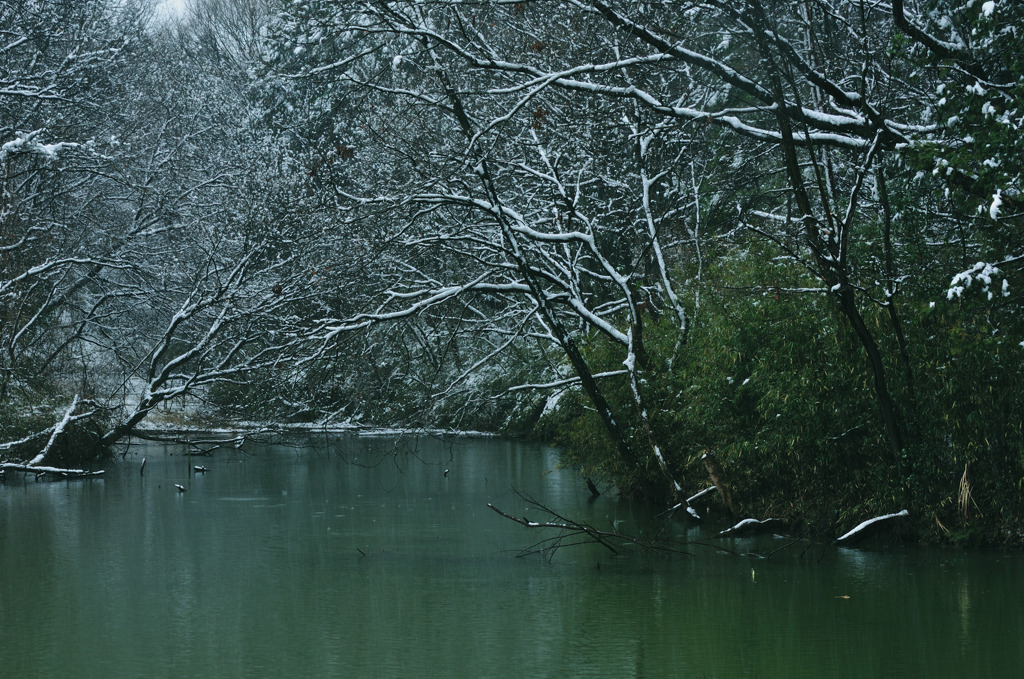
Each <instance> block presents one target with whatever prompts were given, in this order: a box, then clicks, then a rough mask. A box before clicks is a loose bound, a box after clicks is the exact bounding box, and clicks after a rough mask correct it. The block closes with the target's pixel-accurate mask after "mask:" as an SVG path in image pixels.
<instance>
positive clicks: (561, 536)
mask: <svg viewBox="0 0 1024 679" xmlns="http://www.w3.org/2000/svg"><path fill="white" fill-rule="evenodd" d="M515 493H516V495H518V496H519V497H520V498H522V499H523V500H525V501H526V502H527V503H528V504H530V505H531V506H533V507H535V508H536V509H538V510H539V511H541V512H543V513H544V514H547V515H548V516H549V517H550V520H544V521H533V520H532V519H528V518H526V517H518V516H513V515H512V514H509V513H508V512H505V511H502V510H501V509H498V508H497V507H495V506H494V505H492V504H491V503H487V506H488V507H490V508H491V509H492V510H493V511H494V512H496V513H498V514H500V515H501V516H503V517H505V518H506V519H509V520H510V521H515V522H516V523H518V524H519V525H521V526H526V527H527V528H542V529H554V530H557V531H558V533H557V534H556V535H553V536H551V537H548V538H544V539H543V540H540V541H539V542H535V543H534V544H532V545H530V546H529V547H527V548H525V549H523V550H522V551H521V552H519V554H518V556H529V555H531V554H540V555H541V556H543V557H544V558H545V559H546V560H548V561H551V559H552V558H553V557H554V555H555V552H556V551H558V549H559V548H560V547H568V546H573V545H581V544H590V543H596V544H599V545H601V546H602V547H604V548H605V549H607V550H608V551H610V552H611V553H612V554H618V553H619V550H618V549H616V546H618V547H619V548H621V547H622V546H624V545H633V546H635V547H639V548H641V549H644V550H651V551H656V552H661V553H665V554H686V555H687V556H692V554H691V553H690V552H688V551H686V550H684V549H682V548H681V547H680V546H679V545H680V544H681V543H676V542H672V541H668V540H663V539H647V538H640V537H636V536H634V535H626V534H624V533H619V532H618V531H614V530H610V531H609V530H601V529H600V528H595V527H594V526H591V525H590V524H587V523H582V522H580V521H574V520H572V519H568V518H566V517H564V516H562V515H561V514H559V513H558V512H556V511H554V510H553V509H551V508H549V507H546V506H544V505H542V504H541V503H539V502H537V501H536V500H534V499H533V498H530V497H528V496H526V495H523V494H522V493H520V492H519V491H515ZM613 543H616V544H613ZM687 544H697V543H687ZM706 546H710V545H706Z"/></svg>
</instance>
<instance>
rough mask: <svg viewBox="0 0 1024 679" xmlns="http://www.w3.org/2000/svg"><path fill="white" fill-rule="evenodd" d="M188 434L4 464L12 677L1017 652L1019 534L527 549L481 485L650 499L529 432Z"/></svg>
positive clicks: (460, 673)
mask: <svg viewBox="0 0 1024 679" xmlns="http://www.w3.org/2000/svg"><path fill="white" fill-rule="evenodd" d="M184 451H185V449H184V448H182V447H179V446H162V445H146V446H135V447H133V448H132V449H131V451H130V453H129V454H127V455H125V456H124V457H123V458H120V457H119V458H118V459H117V460H116V461H114V462H111V463H110V464H108V465H107V467H106V469H107V473H106V474H105V476H103V477H100V478H96V479H89V480H78V481H71V482H36V481H34V480H33V479H32V478H31V477H29V478H24V477H22V476H20V475H14V476H15V478H9V479H8V481H7V484H6V485H5V486H0V675H2V676H5V677H18V678H28V677H77V678H82V679H84V678H89V677H104V678H112V677H133V678H135V677H147V678H155V677H175V678H180V677H220V678H230V677H303V678H306V677H453V678H458V677H473V678H474V679H481V678H485V677H495V678H499V677H530V678H538V677H556V678H558V679H568V678H570V677H751V678H753V677H757V678H767V677H787V678H795V677H808V678H810V677H814V678H816V679H817V678H821V677H988V678H992V677H1017V676H1020V673H1021V671H1022V670H1021V668H1022V667H1024V642H1022V639H1024V606H1022V604H1024V585H1022V582H1021V578H1022V576H1024V557H1022V556H1021V555H1019V554H1001V553H997V552H984V553H978V552H954V551H944V550H929V549H922V548H917V547H900V548H891V549H886V550H878V551H871V550H851V549H836V548H832V547H827V548H825V547H815V548H814V549H810V550H804V549H803V548H797V547H791V548H788V549H784V550H782V551H781V552H780V553H778V554H777V555H776V556H773V557H772V558H770V559H759V558H754V557H750V556H737V555H736V554H734V553H729V552H725V551H722V550H717V549H713V548H708V547H702V546H695V548H694V549H693V550H691V551H692V552H693V555H692V556H683V555H675V556H672V557H662V556H654V555H650V554H648V555H638V554H635V553H625V554H620V555H615V554H612V553H611V552H608V551H607V550H605V549H603V548H601V547H599V546H595V545H587V546H578V547H563V548H562V549H560V550H559V551H557V552H555V553H553V554H546V555H533V556H528V557H522V558H519V557H517V556H516V555H517V554H518V553H519V552H520V551H521V550H523V549H525V548H528V547H530V546H531V545H533V544H535V543H536V542H537V541H538V540H540V539H542V538H544V537H546V536H549V535H551V534H550V533H542V532H535V531H533V530H531V529H528V528H526V527H523V526H520V525H518V524H516V523H514V522H512V521H509V520H507V519H504V518H502V517H500V516H498V515H497V514H496V513H494V512H492V511H490V510H489V509H488V508H487V503H493V504H495V505H496V506H498V507H501V508H502V509H504V510H506V511H508V512H510V513H512V514H515V515H517V516H519V515H523V514H526V515H528V516H531V517H533V518H536V519H540V518H541V516H540V515H539V514H538V513H537V512H536V511H535V510H533V509H531V508H529V507H528V506H527V504H526V502H525V501H524V500H523V499H522V498H521V497H520V496H519V495H517V494H516V493H515V492H514V491H513V489H516V490H518V491H521V492H522V493H523V494H527V495H529V496H531V497H533V498H535V499H537V500H538V501H540V502H543V503H545V504H547V505H549V506H551V507H553V508H557V509H558V510H559V511H561V512H562V513H564V514H566V515H568V516H571V517H573V518H576V517H579V518H582V519H585V520H587V521H590V522H592V523H593V524H595V525H598V526H599V527H602V526H603V527H611V526H613V525H616V526H618V527H619V528H620V529H622V530H630V531H642V530H645V529H647V528H649V527H650V526H652V525H656V523H657V522H656V520H655V518H654V517H653V516H652V515H651V512H650V511H649V510H645V509H643V508H640V507H635V506H633V505H631V504H630V503H628V502H625V501H622V500H618V499H616V498H614V497H611V496H607V497H605V496H602V497H600V498H597V499H596V500H593V499H591V498H590V496H589V493H588V491H587V489H586V486H585V484H583V483H582V482H581V480H580V479H579V478H578V476H577V475H576V474H574V473H573V472H572V471H571V470H565V469H559V468H558V461H559V457H558V452H557V450H555V449H553V448H550V447H544V446H538V445H534V444H527V443H518V442H509V441H501V440H492V439H483V438H460V439H449V440H441V439H438V438H433V437H426V436H422V437H403V438H395V437H383V436H382V437H368V436H361V437H360V436H339V437H335V438H332V439H330V440H316V441H311V442H307V443H305V444H303V445H288V446H284V445H277V446H269V445H263V446H255V445H247V446H245V447H244V448H243V449H241V450H235V449H222V450H219V451H217V452H216V453H215V454H214V455H213V456H212V457H204V458H199V457H191V458H190V457H188V456H187V455H185V454H183V453H184ZM142 458H145V459H146V461H147V462H146V466H145V469H144V473H143V474H140V471H139V469H140V466H141V462H142ZM195 465H203V466H205V467H206V468H207V469H208V470H209V471H208V472H207V473H205V474H202V473H190V469H191V467H193V466H195ZM446 472H447V473H446ZM8 476H11V475H8ZM175 484H179V485H181V486H183V487H185V488H186V491H185V492H179V491H178V490H177V489H176V488H175ZM671 530H672V531H673V532H674V533H675V534H676V535H677V537H681V538H686V537H689V538H691V539H698V538H700V537H701V536H700V535H699V534H698V533H696V532H694V531H692V530H691V529H687V528H686V527H685V526H682V525H681V524H673V525H672V526H671ZM768 539H769V540H772V539H773V538H768ZM780 544H781V543H780ZM723 546H724V547H727V548H728V549H729V550H732V551H733V552H743V551H747V545H746V543H744V542H741V541H728V542H726V543H723ZM761 551H766V550H764V549H761ZM545 557H550V560H549V559H548V558H545Z"/></svg>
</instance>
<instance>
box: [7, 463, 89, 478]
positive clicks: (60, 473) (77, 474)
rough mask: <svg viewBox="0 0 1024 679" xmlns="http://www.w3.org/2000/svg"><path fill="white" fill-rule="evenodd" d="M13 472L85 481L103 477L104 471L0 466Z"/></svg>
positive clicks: (37, 476) (18, 465)
mask: <svg viewBox="0 0 1024 679" xmlns="http://www.w3.org/2000/svg"><path fill="white" fill-rule="evenodd" d="M8 469H9V470H11V471H15V472H22V473H24V474H35V475H36V478H40V477H42V476H45V475H46V474H52V475H53V476H54V477H59V478H62V479H85V478H90V477H94V476H101V475H102V474H103V470H102V469H99V470H96V471H89V470H86V469H64V468H62V467H44V466H42V465H30V464H19V463H17V462H4V463H2V464H0V470H3V471H6V470H8Z"/></svg>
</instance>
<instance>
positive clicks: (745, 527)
mask: <svg viewBox="0 0 1024 679" xmlns="http://www.w3.org/2000/svg"><path fill="white" fill-rule="evenodd" d="M784 525H785V524H784V523H783V522H782V521H781V520H779V519H765V520H764V521H758V520H757V519H743V520H742V521H740V522H739V523H737V524H736V525H735V526H732V527H731V528H726V529H725V530H723V531H721V532H720V533H718V534H717V535H715V537H716V538H736V537H743V536H747V535H758V534H760V533H767V532H770V531H774V530H778V529H779V528H782V527H783V526H784Z"/></svg>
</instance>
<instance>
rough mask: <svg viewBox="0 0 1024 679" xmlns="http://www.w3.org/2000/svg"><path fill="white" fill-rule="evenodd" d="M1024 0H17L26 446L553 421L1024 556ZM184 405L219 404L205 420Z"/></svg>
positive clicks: (774, 488)
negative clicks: (252, 431) (177, 2)
mask: <svg viewBox="0 0 1024 679" xmlns="http://www.w3.org/2000/svg"><path fill="white" fill-rule="evenodd" d="M1022 30H1024V7H1022V6H1020V5H1019V4H1018V3H1016V2H1013V1H1012V0H994V1H987V2H975V1H973V0H971V1H969V2H960V1H953V0H907V1H903V0H895V1H893V2H882V1H881V0H878V1H875V0H790V1H785V2H783V1H781V0H742V1H739V2H720V1H717V0H711V1H674V0H673V1H668V0H665V1H662V2H641V3H637V2H614V1H608V2H601V1H585V0H571V1H565V2H540V1H534V2H530V1H526V2H511V1H506V0H491V1H484V0H480V1H468V0H434V1H432V2H415V1H412V0H409V1H406V2H383V1H380V2H326V1H321V2H318V1H315V0H309V1H305V0H295V1H292V0H276V1H275V0H192V2H191V3H190V4H189V5H188V7H187V9H186V11H185V13H184V14H182V15H181V16H176V15H173V14H171V13H168V11H167V10H166V9H163V8H162V6H160V3H156V2H146V1H142V0H119V1H117V2H114V1H113V0H86V1H72V0H0V458H2V459H5V460H9V461H14V462H19V463H27V464H29V465H36V466H39V465H43V464H44V463H45V464H83V463H84V462H87V461H88V460H89V459H90V458H94V457H101V456H103V455H104V454H109V452H110V451H111V450H113V449H114V447H115V446H117V445H119V444H121V443H123V442H125V441H127V440H129V439H130V437H132V436H138V435H150V434H151V433H152V431H153V428H154V426H156V425H154V421H156V423H157V425H159V426H169V425H170V424H174V423H177V424H193V425H195V424H202V423H204V422H205V423H223V422H224V421H225V420H229V421H232V422H235V423H236V424H237V425H238V426H252V427H259V426H261V425H263V424H267V423H315V424H318V425H340V424H351V425H359V424H378V425H380V424H383V425H389V426H395V425H402V426H426V427H448V428H453V429H485V430H489V431H498V432H503V433H513V434H520V435H534V436H541V437H544V438H546V439H548V440H552V441H556V442H558V443H560V444H562V445H564V446H565V448H566V450H567V454H566V455H567V460H566V463H567V464H573V465H577V466H578V467H579V468H580V469H581V471H582V473H583V474H584V475H586V476H587V477H588V478H590V479H593V480H595V481H597V482H598V483H599V485H602V486H610V487H614V488H615V490H616V492H618V493H620V494H622V495H625V496H629V497H635V498H638V499H642V500H644V501H649V502H656V503H660V504H663V505H666V506H668V505H675V504H680V503H682V504H685V503H686V498H687V497H690V496H692V495H693V494H695V493H696V492H697V491H698V490H701V489H702V488H704V487H706V486H707V485H708V483H709V480H708V470H707V468H706V465H705V455H707V454H708V453H714V457H715V459H717V461H718V463H719V465H720V473H722V474H724V476H725V477H726V478H728V485H729V487H730V488H731V491H732V493H731V494H732V498H731V500H732V501H733V503H734V509H735V511H737V512H740V513H742V515H744V516H755V517H757V518H766V517H774V518H780V519H784V520H786V521H788V522H790V524H791V525H793V526H797V527H803V528H804V529H805V530H807V531H811V532H815V533H819V534H838V533H839V532H840V531H841V530H844V529H846V528H849V527H851V526H852V525H854V524H856V523H858V522H859V521H860V520H861V519H863V518H866V517H867V516H872V515H877V514H883V513H887V512H893V511H898V510H899V509H903V508H907V509H909V510H910V512H911V516H912V517H914V519H913V520H914V525H915V527H916V529H917V533H918V535H920V536H921V537H922V538H924V539H928V540H939V541H948V542H955V543H966V542H980V541H984V542H987V543H1005V544H1020V543H1021V542H1022V535H1024V492H1022V491H1024V432H1022V428H1024V393H1022V390H1024V387H1022V386H1021V385H1022V384H1024V380H1022V374H1021V373H1022V363H1024V362H1022V354H1024V322H1022V321H1024V315H1022V308H1021V307H1022V303H1024V297H1022V295H1021V292H1020V291H1021V286H1022V285H1024V280H1022V276H1021V268H1022V267H1021V265H1022V263H1024V237H1022V236H1024V233H1022V225H1024V222H1022V209H1021V164H1022V158H1024V136H1022V125H1024V48H1022V45H1024V40H1022V37H1024V36H1021V35H1020V33H1021V31H1022ZM175 417H177V418H178V420H180V421H178V422H176V421H175V419H174V418H175Z"/></svg>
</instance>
